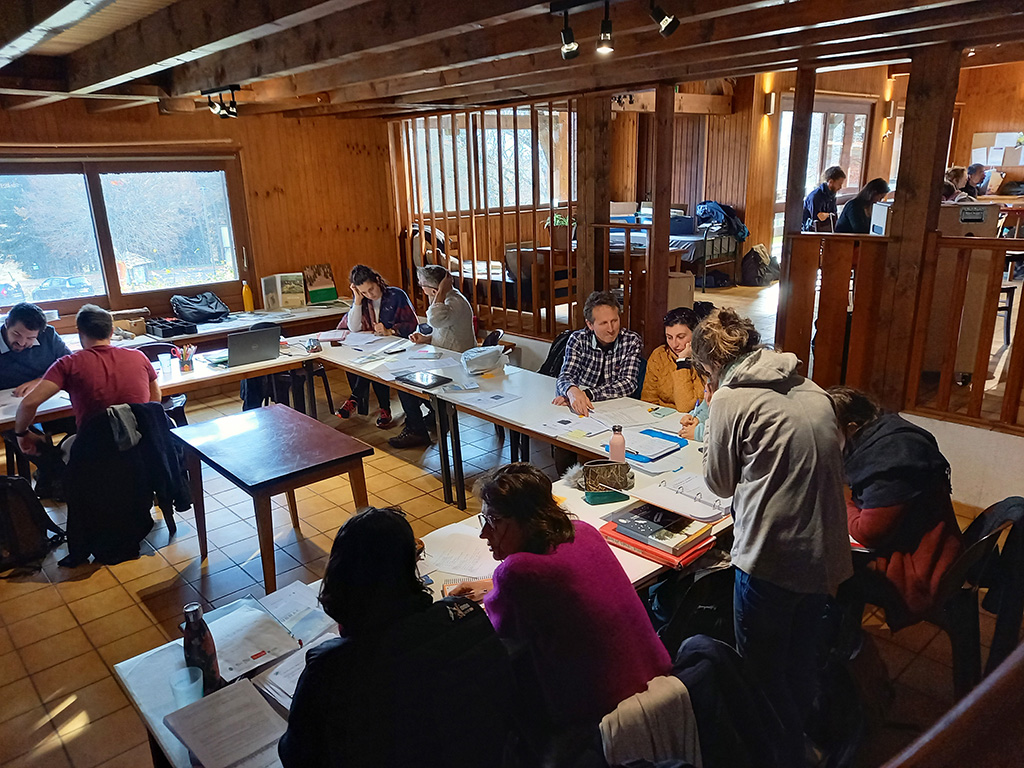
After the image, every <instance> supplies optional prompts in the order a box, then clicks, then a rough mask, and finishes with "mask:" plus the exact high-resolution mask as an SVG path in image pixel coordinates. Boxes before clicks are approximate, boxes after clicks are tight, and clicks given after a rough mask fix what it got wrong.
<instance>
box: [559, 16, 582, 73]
mask: <svg viewBox="0 0 1024 768" xmlns="http://www.w3.org/2000/svg"><path fill="white" fill-rule="evenodd" d="M562 17H563V18H564V20H565V22H564V24H563V26H562V59H563V60H565V61H568V60H569V59H575V58H576V57H577V56H579V55H580V44H579V43H577V42H576V38H575V37H573V35H572V27H570V26H569V12H568V11H564V12H563V13H562Z"/></svg>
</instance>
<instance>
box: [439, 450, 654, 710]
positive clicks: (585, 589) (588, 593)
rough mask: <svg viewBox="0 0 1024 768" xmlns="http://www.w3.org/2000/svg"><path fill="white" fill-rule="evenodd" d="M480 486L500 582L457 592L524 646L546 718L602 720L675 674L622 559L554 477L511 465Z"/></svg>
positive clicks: (527, 670) (530, 681)
mask: <svg viewBox="0 0 1024 768" xmlns="http://www.w3.org/2000/svg"><path fill="white" fill-rule="evenodd" d="M477 492H478V494H479V496H480V499H481V502H482V504H483V506H482V512H481V513H480V522H481V526H482V529H481V531H480V538H482V539H486V541H487V546H488V548H489V549H490V550H491V553H492V555H493V557H494V559H495V560H500V561H501V563H500V564H499V565H498V567H497V568H496V569H495V570H494V577H493V579H492V580H487V581H476V582H464V583H463V584H461V585H458V586H456V588H455V589H454V590H453V594H465V595H470V596H472V597H474V599H482V600H483V603H484V607H485V608H486V609H487V614H488V616H489V617H490V619H491V622H492V623H493V624H494V628H495V629H496V630H497V632H498V635H499V636H500V637H501V638H502V639H503V640H505V641H506V642H508V643H511V644H512V645H514V646H515V647H517V648H520V649H521V651H522V656H521V662H522V663H521V664H520V665H519V666H518V669H517V671H518V673H519V680H520V684H521V687H522V688H523V692H524V694H526V695H527V697H528V698H530V699H535V700H536V706H535V707H534V708H533V712H534V714H535V716H536V718H537V720H538V721H539V722H540V723H543V724H546V725H549V726H551V727H553V730H559V729H562V728H567V727H572V726H575V725H582V724H596V723H597V722H599V721H600V719H601V717H603V716H604V715H605V714H607V713H609V712H611V711H612V710H613V709H615V707H616V705H618V703H619V702H620V701H622V700H623V699H625V698H627V697H628V696H632V695H633V694H635V693H638V692H640V691H643V690H645V689H646V687H647V683H648V681H650V680H651V679H653V678H654V677H657V676H658V675H663V674H665V673H666V672H668V670H669V668H670V659H669V656H668V652H667V651H666V650H665V646H664V645H662V643H661V641H660V640H659V639H658V636H657V635H656V634H655V632H654V629H653V627H652V626H651V623H650V620H649V619H648V617H647V613H646V610H645V609H644V606H643V603H642V602H641V601H640V598H639V597H638V596H637V594H636V592H635V591H634V589H633V585H632V584H630V582H629V578H628V577H627V576H626V573H625V571H623V570H622V566H621V565H620V564H619V561H618V559H617V558H616V557H615V555H614V554H613V553H612V551H611V549H610V548H609V546H608V544H607V542H605V540H604V538H603V537H602V536H601V534H600V533H598V532H597V530H596V529H595V528H593V527H591V526H590V525H587V524H586V523H582V522H579V521H573V520H571V519H570V518H569V516H568V515H567V514H566V512H565V511H564V510H563V509H562V508H561V507H560V506H559V504H558V502H557V501H555V499H554V497H553V496H552V495H551V480H550V479H549V478H548V476H547V475H545V474H544V473H543V472H542V471H541V470H540V469H538V468H537V467H535V466H533V465H532V464H527V463H525V462H524V463H518V464H509V465H507V466H504V467H500V468H498V469H497V470H495V471H494V472H492V473H491V474H489V475H487V476H485V477H484V479H483V480H482V481H481V482H480V484H479V486H478V491H477ZM581 638H585V640H586V642H585V646H581V645H580V640H581Z"/></svg>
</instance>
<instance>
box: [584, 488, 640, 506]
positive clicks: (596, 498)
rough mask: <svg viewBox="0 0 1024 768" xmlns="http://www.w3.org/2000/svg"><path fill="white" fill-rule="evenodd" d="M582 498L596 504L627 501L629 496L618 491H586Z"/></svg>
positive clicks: (588, 502)
mask: <svg viewBox="0 0 1024 768" xmlns="http://www.w3.org/2000/svg"><path fill="white" fill-rule="evenodd" d="M583 500H584V501H585V502H587V504H590V505H592V506H597V505H598V504H614V503H615V502H617V501H629V496H627V495H626V494H624V493H619V492H618V491H587V492H586V493H584V494H583Z"/></svg>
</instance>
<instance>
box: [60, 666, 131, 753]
mask: <svg viewBox="0 0 1024 768" xmlns="http://www.w3.org/2000/svg"><path fill="white" fill-rule="evenodd" d="M128 704H129V702H128V699H126V698H125V695H124V694H123V693H122V692H121V688H120V686H119V685H118V684H117V681H116V680H114V678H113V677H105V678H104V679H102V680H99V681H97V682H95V683H92V684H91V685H87V686H85V687H84V688H79V689H78V690H77V691H74V692H73V693H70V694H68V695H67V696H60V697H57V698H56V699H54V700H53V701H51V702H50V703H49V704H47V705H46V708H47V710H48V711H49V712H50V724H51V725H52V726H53V727H54V728H56V729H57V733H58V734H59V735H60V736H61V738H64V739H66V738H67V736H68V735H69V734H71V733H73V732H75V731H77V730H78V729H79V728H85V727H88V726H91V725H92V724H93V723H95V722H96V721H97V720H99V719H100V718H103V717H106V716H107V715H109V714H111V713H113V712H116V711H117V710H119V709H121V708H123V707H126V706H128Z"/></svg>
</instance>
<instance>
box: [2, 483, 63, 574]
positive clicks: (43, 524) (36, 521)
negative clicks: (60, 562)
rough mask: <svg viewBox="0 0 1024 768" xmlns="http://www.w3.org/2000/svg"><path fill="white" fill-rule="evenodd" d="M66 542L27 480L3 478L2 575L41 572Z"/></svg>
mask: <svg viewBox="0 0 1024 768" xmlns="http://www.w3.org/2000/svg"><path fill="white" fill-rule="evenodd" d="M48 532H49V533H52V534H53V535H52V536H47V533H48ZM64 538H65V535H64V531H62V530H61V529H60V528H58V527H57V525H55V524H54V522H53V521H52V520H50V516H49V515H48V514H46V510H45V509H43V505H42V504H40V503H39V499H37V498H36V495H35V493H34V492H33V490H32V484H31V483H29V481H28V480H26V479H25V478H23V477H17V476H15V477H4V476H0V571H7V570H10V569H12V568H22V567H26V566H28V567H31V568H33V570H39V568H40V565H39V561H41V560H42V559H43V558H44V557H46V555H47V554H49V552H50V551H51V550H52V549H54V548H55V547H57V546H58V545H59V544H61V542H63V541H64Z"/></svg>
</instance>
